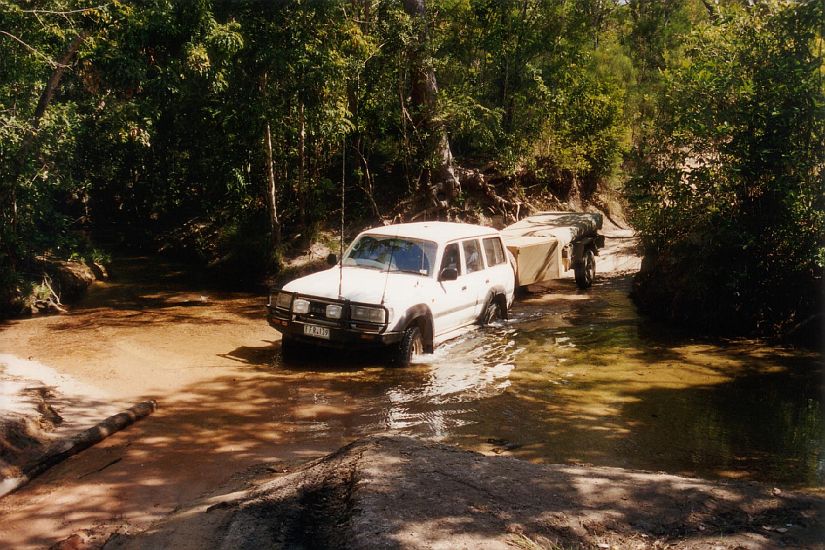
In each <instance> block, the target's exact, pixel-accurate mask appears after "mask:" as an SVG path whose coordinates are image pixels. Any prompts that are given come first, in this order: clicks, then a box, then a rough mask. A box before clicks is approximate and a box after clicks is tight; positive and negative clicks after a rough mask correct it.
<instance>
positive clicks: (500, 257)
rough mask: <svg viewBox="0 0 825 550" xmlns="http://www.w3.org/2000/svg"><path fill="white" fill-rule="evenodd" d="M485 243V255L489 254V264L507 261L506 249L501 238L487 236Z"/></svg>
mask: <svg viewBox="0 0 825 550" xmlns="http://www.w3.org/2000/svg"><path fill="white" fill-rule="evenodd" d="M483 243H484V255H485V256H487V265H489V266H494V265H499V264H503V263H504V262H506V261H507V259H506V257H505V256H504V249H503V248H502V247H501V239H499V238H498V237H487V238H486V239H484V241H483Z"/></svg>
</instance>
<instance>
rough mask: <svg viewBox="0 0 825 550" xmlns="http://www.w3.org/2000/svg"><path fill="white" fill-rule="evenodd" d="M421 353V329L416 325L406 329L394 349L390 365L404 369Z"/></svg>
mask: <svg viewBox="0 0 825 550" xmlns="http://www.w3.org/2000/svg"><path fill="white" fill-rule="evenodd" d="M423 353H424V337H423V336H422V334H421V328H420V327H419V326H418V325H413V326H411V327H407V329H406V330H405V331H404V334H403V335H402V336H401V341H400V342H398V346H397V347H396V349H395V353H394V354H393V358H392V364H393V365H395V366H397V367H406V366H408V365H409V364H410V363H411V362H412V360H413V359H415V358H416V357H418V356H420V355H422V354H423Z"/></svg>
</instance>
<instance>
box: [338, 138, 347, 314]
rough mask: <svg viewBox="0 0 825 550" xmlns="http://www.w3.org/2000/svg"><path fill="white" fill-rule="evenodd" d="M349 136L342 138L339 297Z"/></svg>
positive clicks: (341, 276)
mask: <svg viewBox="0 0 825 550" xmlns="http://www.w3.org/2000/svg"><path fill="white" fill-rule="evenodd" d="M346 181H347V136H346V135H345V136H344V137H342V138H341V235H340V239H339V243H338V299H339V300H340V299H341V287H342V286H343V284H344V207H345V206H346V193H347V186H346Z"/></svg>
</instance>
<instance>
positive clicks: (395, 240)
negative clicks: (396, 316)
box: [381, 227, 400, 306]
mask: <svg viewBox="0 0 825 550" xmlns="http://www.w3.org/2000/svg"><path fill="white" fill-rule="evenodd" d="M399 233H400V231H399V229H398V228H397V227H396V228H395V237H393V239H392V241H391V243H392V244H390V261H389V263H387V271H385V272H384V273H385V275H384V290H382V291H381V305H382V306H383V305H384V297H385V296H386V294H387V281H389V279H390V268H392V261H393V259H394V257H395V248H396V245H397V244H398V234H399Z"/></svg>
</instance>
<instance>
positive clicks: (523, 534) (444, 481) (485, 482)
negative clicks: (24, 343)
mask: <svg viewBox="0 0 825 550" xmlns="http://www.w3.org/2000/svg"><path fill="white" fill-rule="evenodd" d="M823 505H825V499H823V498H819V497H812V496H805V495H799V494H794V493H782V492H780V491H777V490H773V491H771V490H769V489H768V488H766V487H765V486H762V485H759V484H747V483H741V482H724V483H723V482H709V481H706V480H700V479H691V478H684V477H677V476H670V475H663V474H652V473H645V472H634V471H628V470H622V469H618V468H593V467H591V468H583V467H574V466H563V465H535V464H530V463H528V462H524V461H519V460H515V459H512V458H508V457H485V456H482V455H480V454H477V453H471V452H466V451H461V450H458V449H456V448H454V447H448V446H443V445H435V444H428V443H423V442H420V441H418V440H415V439H411V438H407V437H400V436H394V437H382V436H373V437H369V438H366V439H362V440H359V441H356V442H355V443H353V444H351V445H349V446H347V447H345V448H343V449H341V450H340V451H338V452H336V453H334V454H332V455H330V456H328V457H326V458H324V459H322V460H320V461H317V462H314V463H312V464H309V465H308V466H305V467H303V468H301V469H300V470H299V471H297V472H294V473H291V474H288V475H282V476H280V477H277V478H275V479H273V480H271V481H266V482H262V483H261V484H259V485H258V486H256V487H255V488H254V489H251V490H248V491H244V492H241V493H235V494H229V495H227V494H215V495H213V496H211V497H210V498H208V499H204V500H203V501H201V502H200V503H199V504H198V505H197V506H195V507H193V508H190V509H186V510H182V511H180V512H178V513H176V514H173V515H172V516H170V517H169V518H167V519H166V520H164V521H162V522H161V523H160V524H158V525H156V526H155V528H154V529H152V531H151V532H150V533H146V534H143V535H139V536H134V537H129V536H115V537H114V538H113V539H111V540H110V541H109V542H108V543H107V544H106V546H105V548H107V549H110V548H118V549H139V548H161V547H167V548H180V549H183V548H233V549H234V548H514V547H516V548H559V547H561V548H569V547H575V548H582V547H583V548H665V547H666V548H708V549H710V548H713V549H720V550H721V549H734V548H777V547H786V548H790V547H794V548H822V547H825V543H823V540H822V533H823V531H822V529H823V526H825V525H824V524H823Z"/></svg>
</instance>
